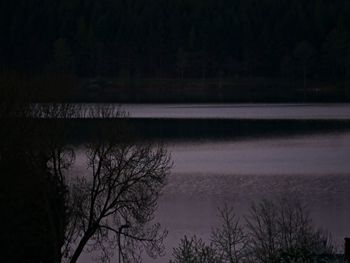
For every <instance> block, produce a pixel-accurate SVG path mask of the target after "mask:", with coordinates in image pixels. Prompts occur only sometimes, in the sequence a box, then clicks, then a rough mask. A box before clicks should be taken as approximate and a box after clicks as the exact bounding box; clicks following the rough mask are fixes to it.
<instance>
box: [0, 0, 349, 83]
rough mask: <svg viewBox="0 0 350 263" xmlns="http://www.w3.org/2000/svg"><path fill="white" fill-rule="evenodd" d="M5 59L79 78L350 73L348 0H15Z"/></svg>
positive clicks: (8, 17) (6, 17)
mask: <svg viewBox="0 0 350 263" xmlns="http://www.w3.org/2000/svg"><path fill="white" fill-rule="evenodd" d="M0 5H1V6H0V32H1V39H2V41H1V42H0V66H1V67H3V68H6V69H9V68H10V69H18V70H24V71H39V72H42V71H43V70H44V71H56V72H57V71H58V72H62V71H65V72H73V73H74V74H77V75H79V76H92V75H105V76H111V75H112V76H119V77H124V78H129V77H134V78H137V77H169V76H172V77H177V78H186V77H187V78H188V77H200V78H207V77H220V76H226V77H228V76H285V77H290V78H302V77H303V75H307V76H309V77H312V78H316V79H324V78H326V79H334V78H342V79H344V80H345V79H348V76H349V74H350V18H349V15H348V14H349V13H350V3H349V1H347V0H338V1H329V0H307V1H298V0H234V1H231V0H216V1H214V0H186V1H184V0H154V1H146V0H128V1H125V0H101V1H93V0H84V1H81V0H70V1H68V0H53V1H46V0H14V1H3V2H2V3H1V4H0Z"/></svg>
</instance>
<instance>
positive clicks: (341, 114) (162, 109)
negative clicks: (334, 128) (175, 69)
mask: <svg viewBox="0 0 350 263" xmlns="http://www.w3.org/2000/svg"><path fill="white" fill-rule="evenodd" d="M96 105H100V106H101V105H102V106H105V105H112V106H118V105H117V104H83V107H84V108H89V107H91V106H92V107H93V106H96ZM121 106H122V109H123V110H125V111H127V112H128V113H129V114H130V117H132V118H179V119H184V118H203V119H219V118H224V119H234V118H239V119H350V104H348V103H335V104H318V103H313V104H276V103H275V104H260V103H254V104H123V105H121ZM116 108H117V107H116Z"/></svg>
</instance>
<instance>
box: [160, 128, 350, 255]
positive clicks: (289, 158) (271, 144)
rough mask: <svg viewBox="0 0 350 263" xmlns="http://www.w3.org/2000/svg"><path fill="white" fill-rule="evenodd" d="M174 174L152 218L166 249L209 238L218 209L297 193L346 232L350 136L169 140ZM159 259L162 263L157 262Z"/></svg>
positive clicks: (340, 234)
mask: <svg viewBox="0 0 350 263" xmlns="http://www.w3.org/2000/svg"><path fill="white" fill-rule="evenodd" d="M170 150H171V152H172V156H173V160H174V164H175V167H174V170H173V174H172V175H171V177H170V178H169V184H168V186H167V187H166V189H165V190H164V194H163V196H162V198H161V200H160V202H159V209H158V211H157V219H158V220H159V221H160V222H161V223H162V224H163V225H164V226H165V227H166V228H168V229H169V236H168V239H167V247H168V255H167V257H166V258H168V257H169V256H170V255H171V252H172V250H171V248H172V247H173V246H176V244H177V243H178V241H179V239H180V238H181V237H183V235H185V234H187V235H191V234H196V235H198V236H200V237H203V238H204V239H208V238H209V235H210V230H211V228H212V227H213V226H215V225H216V224H217V217H216V215H217V207H218V206H220V205H222V204H223V203H228V204H233V205H234V206H235V208H236V213H237V214H238V215H243V214H245V213H246V212H247V211H248V209H249V205H250V203H251V201H258V200H261V199H263V198H279V197H280V196H285V195H296V196H298V197H299V198H301V199H302V200H303V201H304V202H305V203H306V204H307V205H308V206H309V208H310V210H311V215H312V218H313V220H314V222H315V223H316V224H317V225H319V226H321V227H324V228H326V229H328V230H329V231H331V232H332V234H333V236H334V238H335V240H336V241H337V242H338V243H340V244H342V243H341V242H342V240H343V238H344V237H345V236H348V235H350V224H349V219H350V191H349V189H350V174H349V172H350V133H342V134H328V135H318V136H311V135H310V136H301V137H290V138H283V139H281V138H278V139H277V138H276V139H271V138H269V139H263V138H262V139H259V140H245V141H217V142H215V141H207V142H202V143H193V144H191V143H186V144H181V143H179V144H173V145H171V146H170ZM159 262H164V259H162V260H160V261H159Z"/></svg>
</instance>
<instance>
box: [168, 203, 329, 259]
mask: <svg viewBox="0 0 350 263" xmlns="http://www.w3.org/2000/svg"><path fill="white" fill-rule="evenodd" d="M219 212H220V213H219V217H220V225H219V226H218V227H216V228H214V229H212V234H211V238H210V242H209V243H206V242H204V241H202V240H201V239H198V238H197V237H196V236H193V237H190V238H188V237H187V236H185V237H184V238H183V239H182V240H181V242H180V244H179V246H178V247H177V248H174V251H173V258H174V259H173V261H171V262H173V263H197V262H198V263H200V262H201V263H216V262H217V263H225V262H227V263H243V262H244V263H249V262H256V263H277V262H279V263H291V262H304V263H305V262H310V263H311V262H332V261H331V260H333V259H335V257H336V256H335V247H334V245H333V243H332V240H331V237H330V236H329V234H328V233H327V232H325V231H323V230H321V229H317V228H315V227H314V225H313V223H312V220H311V219H310V217H309V215H308V211H307V209H306V207H305V206H304V205H303V204H302V203H301V202H300V201H299V200H298V199H292V198H291V197H288V198H281V199H279V200H278V199H277V200H262V201H260V202H258V203H253V205H252V207H251V210H250V213H249V214H248V215H247V216H246V217H244V219H243V222H242V220H240V219H239V218H238V217H237V216H235V214H234V210H233V209H232V208H229V207H228V206H225V207H223V208H222V209H220V210H219Z"/></svg>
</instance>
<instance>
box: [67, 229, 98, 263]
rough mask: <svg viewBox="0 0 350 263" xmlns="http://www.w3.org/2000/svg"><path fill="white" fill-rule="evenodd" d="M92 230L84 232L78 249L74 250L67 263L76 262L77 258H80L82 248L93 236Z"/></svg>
mask: <svg viewBox="0 0 350 263" xmlns="http://www.w3.org/2000/svg"><path fill="white" fill-rule="evenodd" d="M94 232H95V231H94V230H88V231H86V233H85V235H84V236H83V238H82V239H81V240H80V242H79V245H78V247H77V248H76V249H75V251H74V254H73V256H72V258H71V260H70V261H69V262H70V263H75V262H77V260H78V258H79V257H80V254H81V253H82V252H83V250H84V247H85V245H86V243H87V242H88V241H89V239H90V238H91V237H92V236H93V234H94Z"/></svg>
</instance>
